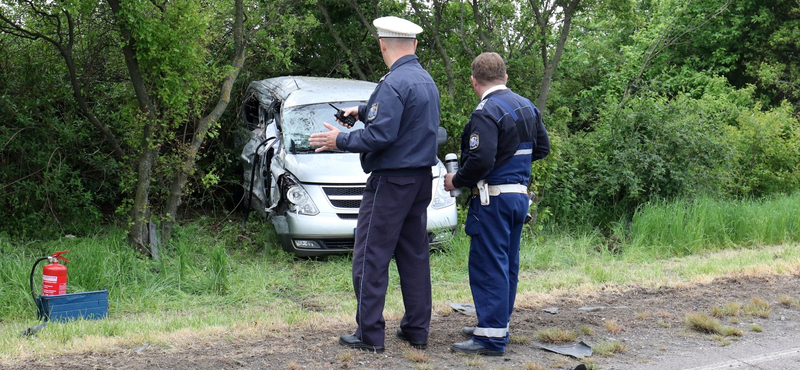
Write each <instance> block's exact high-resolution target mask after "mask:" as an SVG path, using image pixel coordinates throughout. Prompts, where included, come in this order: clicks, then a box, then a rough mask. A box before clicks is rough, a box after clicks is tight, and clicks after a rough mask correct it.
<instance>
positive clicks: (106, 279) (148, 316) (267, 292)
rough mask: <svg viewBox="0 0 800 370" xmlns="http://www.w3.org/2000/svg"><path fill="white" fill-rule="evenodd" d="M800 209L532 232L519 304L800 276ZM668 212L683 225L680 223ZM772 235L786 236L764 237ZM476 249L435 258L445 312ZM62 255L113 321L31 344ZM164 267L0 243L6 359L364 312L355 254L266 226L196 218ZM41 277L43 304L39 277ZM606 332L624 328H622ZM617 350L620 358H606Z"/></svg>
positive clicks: (549, 334)
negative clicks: (314, 248) (56, 256)
mask: <svg viewBox="0 0 800 370" xmlns="http://www.w3.org/2000/svg"><path fill="white" fill-rule="evenodd" d="M799 199H800V196H798V195H793V196H786V197H775V198H773V199H770V200H765V201H750V202H727V203H726V202H701V201H699V202H693V203H687V202H678V203H658V204H654V205H652V206H647V207H643V208H642V210H641V212H639V213H637V214H639V215H640V216H637V217H634V219H633V221H632V222H631V223H630V224H629V225H627V226H625V227H620V229H619V232H620V234H619V237H618V241H617V242H616V243H618V246H617V247H616V248H615V249H614V250H609V249H608V248H607V246H608V243H609V239H608V238H605V237H603V236H602V235H601V234H599V233H596V232H586V233H583V234H573V233H568V232H565V231H560V230H558V229H556V228H550V227H548V228H545V229H544V230H542V231H535V230H528V231H527V232H526V233H525V236H524V241H523V246H522V251H521V265H522V267H521V281H520V284H519V292H520V293H519V296H518V301H519V302H520V303H521V304H525V301H526V297H529V296H531V295H532V294H551V293H557V292H563V291H567V290H569V291H575V290H582V289H595V288H597V287H600V286H608V285H620V286H622V285H629V284H636V285H644V286H660V285H671V284H685V283H689V282H692V281H694V280H702V279H707V278H708V277H713V276H717V275H725V274H742V275H747V274H759V273H775V274H785V273H791V272H796V271H797V269H798V265H799V264H800V246H798V244H797V243H798V242H800V234H798V228H800V214H798V213H797V212H794V210H795V209H798V208H795V207H797V206H800V205H798V204H797V203H798V200H799ZM791 204H795V205H796V206H795V207H792V206H790V205H791ZM784 205H786V206H784ZM756 211H759V212H761V213H760V214H761V216H760V217H761V218H774V219H776V220H783V221H782V222H760V221H758V220H756V222H753V223H743V222H738V220H739V217H742V215H754V214H756ZM651 214H655V215H659V217H661V220H662V223H663V224H669V223H680V222H695V223H701V224H706V225H712V224H715V225H719V226H720V227H711V228H709V229H708V230H709V231H707V232H700V231H697V232H695V233H694V234H693V235H695V238H699V239H702V240H703V241H704V242H703V243H699V242H694V241H692V242H693V245H694V247H692V248H684V247H682V245H681V244H678V242H674V240H681V241H684V242H688V241H687V240H686V239H685V236H684V235H682V234H683V233H682V232H681V231H680V229H679V228H675V229H669V228H668V229H669V230H675V234H673V235H669V234H668V233H664V232H663V231H661V230H662V229H664V228H663V227H661V226H659V224H658V223H654V222H646V223H645V225H641V224H639V223H640V222H642V221H641V220H648V219H649V218H648V216H647V215H651ZM666 214H673V215H675V217H674V218H672V219H670V218H668V217H666V216H664V215H666ZM689 214H693V215H704V216H703V217H707V218H710V219H713V220H714V222H710V221H705V219H704V218H702V217H700V218H694V219H691V218H687V217H685V216H683V215H689ZM697 217H699V216H697ZM726 219H727V220H728V221H725V220H726ZM646 225H650V228H647V227H645V226H646ZM741 225H747V226H746V228H747V230H748V232H750V233H751V236H749V237H748V236H746V235H745V232H744V231H742V230H740V228H741V227H743V226H741ZM758 225H761V226H760V227H759V226H758ZM720 228H721V229H723V230H720ZM534 229H535V228H534ZM712 231H713V232H712ZM640 233H646V234H648V235H649V234H659V235H660V236H659V239H657V240H659V241H658V242H653V241H651V242H648V243H641V242H640V240H642V237H643V236H642V234H640ZM764 235H782V236H783V237H774V238H771V239H763V236H764ZM734 236H736V237H734ZM468 249H469V243H468V238H467V237H466V236H465V235H464V234H463V232H458V233H456V235H455V237H454V238H453V240H452V241H451V242H450V243H449V244H448V246H447V248H446V250H442V251H436V252H434V253H433V254H432V258H431V264H432V272H431V273H432V280H433V284H434V285H433V288H434V289H433V293H434V297H433V299H434V310H435V311H436V312H437V313H445V312H450V310H451V309H450V307H449V305H448V304H447V303H448V302H470V301H471V295H470V293H469V285H468V278H467V256H468ZM60 250H70V252H69V253H68V254H66V255H65V257H67V258H68V259H69V260H70V263H68V264H67V267H68V268H69V283H68V286H69V292H71V293H72V292H81V291H93V290H100V289H108V291H109V297H110V315H109V318H108V319H105V320H98V321H79V322H75V323H71V324H68V325H64V324H51V325H49V326H48V327H47V328H46V329H45V330H43V331H41V332H40V333H38V334H36V337H35V339H28V338H24V337H22V336H21V335H20V333H22V331H23V330H24V329H25V328H28V327H31V326H33V325H35V324H37V321H36V309H35V306H34V304H33V300H32V298H31V292H30V288H29V283H28V277H29V274H30V269H31V266H32V264H33V262H34V260H35V258H37V257H41V256H45V255H48V254H52V253H53V252H56V251H60ZM161 257H162V258H161V261H155V260H151V259H146V258H142V257H140V256H138V255H137V254H136V252H134V251H133V250H131V249H130V248H128V247H127V245H126V239H125V231H124V230H123V229H120V228H110V231H108V232H105V233H98V234H95V235H91V236H87V237H75V238H73V237H62V238H59V239H57V240H27V241H25V240H21V239H14V238H10V237H8V235H6V234H0V265H2V266H3V268H2V269H0V332H2V333H3V335H2V336H0V358H2V359H8V358H11V357H18V356H24V355H26V354H28V355H31V354H44V353H48V354H52V350H53V348H54V347H53V346H50V345H49V344H51V343H54V342H57V343H60V345H59V346H57V348H60V350H61V351H70V350H78V349H87V348H88V349H91V348H97V349H101V348H104V347H106V346H109V345H123V346H130V347H132V348H135V347H138V346H142V345H145V344H146V343H150V344H166V343H168V342H170V341H171V340H173V339H174V338H176V337H181V336H190V335H194V334H202V333H214V332H219V331H223V332H235V333H240V334H241V335H252V334H256V335H257V333H263V332H280V331H283V330H287V328H290V327H294V326H302V325H330V324H331V323H340V322H350V321H351V320H352V315H353V312H355V299H354V298H353V294H352V285H351V271H350V267H351V261H350V257H349V256H347V255H344V256H331V257H329V258H327V259H323V260H303V259H295V258H293V257H292V256H290V255H287V254H285V253H284V252H283V251H281V250H280V249H279V248H278V247H277V245H276V242H275V239H274V232H273V230H272V226H271V225H270V224H268V223H265V222H263V221H260V220H257V219H254V220H251V222H249V223H248V224H247V229H246V230H242V229H241V227H240V224H239V223H238V220H234V219H227V220H225V219H223V220H222V221H220V219H217V218H198V219H196V220H194V221H192V222H189V223H187V226H184V227H180V228H176V230H175V238H174V239H173V243H171V245H170V246H169V248H166V249H165V250H163V251H162V255H161ZM390 272H391V274H390V286H389V290H388V291H389V293H388V297H387V302H386V308H387V317H388V318H393V317H395V316H397V317H399V315H401V313H402V311H403V308H402V302H401V299H400V295H399V292H398V290H399V284H398V283H399V282H398V276H397V274H396V271H395V270H394V267H392V270H390ZM34 276H35V279H34V282H35V283H34V290H35V293H36V294H37V295H38V294H39V293H40V289H41V286H40V284H41V271H37V272H35V273H34ZM782 304H784V305H794V304H796V298H792V297H784V298H783V300H782ZM739 314H747V315H754V316H762V317H763V315H768V314H769V305H768V304H766V302H764V301H763V300H761V299H758V298H753V299H752V300H751V301H750V302H747V303H745V304H738V303H734V302H732V303H731V304H729V305H725V306H723V307H716V308H715V309H713V310H712V315H713V316H714V317H735V316H736V315H739ZM703 316H704V317H702V319H703V320H695V319H692V320H691V321H689V319H687V324H688V323H689V322H691V324H690V325H692V326H693V327H698V328H703V329H702V330H705V331H707V332H711V333H719V334H720V335H725V336H729V335H736V334H735V333H728V332H725V331H724V330H721V329H720V330H717V329H716V328H717V327H718V325H714V321H715V320H716V319H715V318H714V317H711V316H708V315H706V314H703ZM717 323H718V322H717ZM615 328H616V329H615ZM556 329H557V328H553V329H551V330H550V331H545V332H542V333H539V334H538V336H539V337H537V338H536V340H539V341H544V342H551V343H559V342H563V341H564V340H565V339H563V338H564V337H565V335H567V334H569V335H572V336H574V333H560V332H556V331H554V330H556ZM606 329H607V330H609V331H612V329H613V330H617V329H618V325H611V326H609V327H607V328H606ZM191 333H194V334H191ZM248 333H249V334H248ZM237 335H239V334H237ZM615 351H618V349H616V350H615V349H609V352H615Z"/></svg>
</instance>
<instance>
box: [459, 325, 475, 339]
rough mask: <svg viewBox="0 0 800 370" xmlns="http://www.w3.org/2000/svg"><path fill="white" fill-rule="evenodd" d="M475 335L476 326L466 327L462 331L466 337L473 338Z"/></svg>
mask: <svg viewBox="0 0 800 370" xmlns="http://www.w3.org/2000/svg"><path fill="white" fill-rule="evenodd" d="M474 333H475V327H474V326H465V327H464V328H463V329H461V334H463V335H464V336H465V337H469V338H472V334H474Z"/></svg>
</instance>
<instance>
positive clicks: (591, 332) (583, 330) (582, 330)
mask: <svg viewBox="0 0 800 370" xmlns="http://www.w3.org/2000/svg"><path fill="white" fill-rule="evenodd" d="M580 333H581V335H586V336H592V335H594V329H592V327H591V326H589V325H582V326H581V328H580Z"/></svg>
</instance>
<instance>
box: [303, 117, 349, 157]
mask: <svg viewBox="0 0 800 370" xmlns="http://www.w3.org/2000/svg"><path fill="white" fill-rule="evenodd" d="M348 109H349V108H348ZM322 124H323V125H325V127H327V128H328V130H330V131H328V132H320V133H317V134H312V135H311V137H309V138H308V143H309V144H311V145H312V146H319V147H320V148H317V149H316V150H314V151H315V152H322V151H325V150H328V149H338V148H337V147H336V137H337V136H339V133H340V132H341V131H339V129H338V128H336V127H333V126H332V125H331V124H330V123H328V122H323V123H322Z"/></svg>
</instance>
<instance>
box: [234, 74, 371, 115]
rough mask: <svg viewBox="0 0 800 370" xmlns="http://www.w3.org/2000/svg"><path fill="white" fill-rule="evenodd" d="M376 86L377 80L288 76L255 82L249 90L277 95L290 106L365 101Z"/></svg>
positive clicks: (266, 95)
mask: <svg viewBox="0 0 800 370" xmlns="http://www.w3.org/2000/svg"><path fill="white" fill-rule="evenodd" d="M376 85H377V84H376V83H374V82H367V81H358V80H346V79H339V78H328V77H305V76H284V77H274V78H268V79H265V80H259V81H253V82H251V83H250V86H249V90H251V91H253V92H255V93H256V94H257V96H258V99H259V100H262V101H269V100H271V99H272V98H275V97H276V98H278V99H280V100H281V101H282V102H283V107H284V108H286V107H292V106H296V105H306V104H315V103H327V102H331V101H365V100H367V99H368V98H369V96H370V94H371V93H372V91H373V90H374V89H375V86H376Z"/></svg>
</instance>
